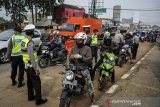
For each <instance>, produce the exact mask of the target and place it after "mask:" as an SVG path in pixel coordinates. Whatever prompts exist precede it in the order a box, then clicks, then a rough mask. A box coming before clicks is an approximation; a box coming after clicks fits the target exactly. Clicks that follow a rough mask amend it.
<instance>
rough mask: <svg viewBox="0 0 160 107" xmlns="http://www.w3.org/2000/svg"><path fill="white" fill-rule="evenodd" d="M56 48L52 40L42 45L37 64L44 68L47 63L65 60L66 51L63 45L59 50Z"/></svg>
mask: <svg viewBox="0 0 160 107" xmlns="http://www.w3.org/2000/svg"><path fill="white" fill-rule="evenodd" d="M55 48H57V46H56V44H55V43H54V42H52V43H50V42H49V43H48V44H47V45H45V46H43V47H42V55H40V56H39V60H38V65H39V66H40V68H46V67H47V66H49V65H56V64H57V62H60V63H64V62H65V61H66V60H67V51H66V47H65V46H64V45H62V46H61V48H60V50H55Z"/></svg>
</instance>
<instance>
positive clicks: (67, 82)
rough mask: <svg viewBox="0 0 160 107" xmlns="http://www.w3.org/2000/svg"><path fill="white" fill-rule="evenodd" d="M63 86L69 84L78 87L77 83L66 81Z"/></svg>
mask: <svg viewBox="0 0 160 107" xmlns="http://www.w3.org/2000/svg"><path fill="white" fill-rule="evenodd" d="M63 84H69V85H77V81H72V82H71V81H66V80H64V81H63Z"/></svg>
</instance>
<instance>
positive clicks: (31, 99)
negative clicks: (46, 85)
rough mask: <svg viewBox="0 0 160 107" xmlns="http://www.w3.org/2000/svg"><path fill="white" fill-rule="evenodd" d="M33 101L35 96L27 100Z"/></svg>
mask: <svg viewBox="0 0 160 107" xmlns="http://www.w3.org/2000/svg"><path fill="white" fill-rule="evenodd" d="M35 99H36V97H35V96H32V97H30V98H28V101H33V100H35Z"/></svg>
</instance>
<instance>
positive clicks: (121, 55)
mask: <svg viewBox="0 0 160 107" xmlns="http://www.w3.org/2000/svg"><path fill="white" fill-rule="evenodd" d="M128 48H129V45H127V44H125V45H123V46H122V48H121V50H120V51H119V55H118V65H119V66H120V67H122V66H123V64H124V63H125V62H127V61H128V57H127V56H128V55H127V51H128Z"/></svg>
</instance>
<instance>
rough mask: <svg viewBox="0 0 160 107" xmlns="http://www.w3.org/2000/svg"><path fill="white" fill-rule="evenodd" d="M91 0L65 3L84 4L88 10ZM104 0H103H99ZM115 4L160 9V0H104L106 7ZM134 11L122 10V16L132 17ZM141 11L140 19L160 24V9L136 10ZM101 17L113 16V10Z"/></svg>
mask: <svg viewBox="0 0 160 107" xmlns="http://www.w3.org/2000/svg"><path fill="white" fill-rule="evenodd" d="M89 1H90V0H65V3H67V4H72V5H78V6H84V8H85V9H86V10H87V12H88V7H87V6H88V2H89ZM98 1H102V0H98ZM115 5H121V8H122V9H160V0H104V8H113V6H115ZM134 13H135V12H134V11H126V10H122V11H121V18H131V17H133V16H134ZM136 13H139V19H140V20H141V21H143V22H145V23H147V24H152V25H153V24H158V25H160V11H140V12H138V11H136ZM99 17H102V18H113V10H107V12H106V13H105V14H103V15H100V16H99Z"/></svg>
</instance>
